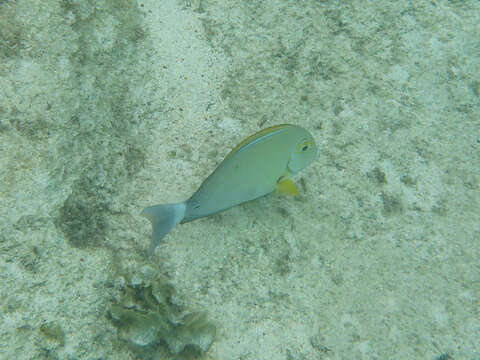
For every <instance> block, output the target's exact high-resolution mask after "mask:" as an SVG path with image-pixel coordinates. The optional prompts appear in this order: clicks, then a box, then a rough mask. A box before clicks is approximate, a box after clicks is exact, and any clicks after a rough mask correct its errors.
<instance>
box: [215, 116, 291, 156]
mask: <svg viewBox="0 0 480 360" xmlns="http://www.w3.org/2000/svg"><path fill="white" fill-rule="evenodd" d="M287 126H291V125H289V124H280V125H275V126H271V127H268V128H265V129H263V130H260V131H259V132H256V133H255V134H253V135H250V136H249V137H247V138H246V139H245V140H243V141H242V142H241V143H240V144H238V145H237V146H235V147H234V148H233V149H232V151H230V152H229V153H228V155H227V156H225V159H224V161H225V160H227V159H228V158H229V157H231V156H232V155H233V154H234V153H236V152H237V151H239V150H240V149H241V148H243V147H245V146H247V145H249V144H251V143H252V142H254V141H257V140H258V139H260V138H262V137H264V136H266V135H270V134H272V133H274V132H275V131H277V130H280V129H283V128H285V127H287Z"/></svg>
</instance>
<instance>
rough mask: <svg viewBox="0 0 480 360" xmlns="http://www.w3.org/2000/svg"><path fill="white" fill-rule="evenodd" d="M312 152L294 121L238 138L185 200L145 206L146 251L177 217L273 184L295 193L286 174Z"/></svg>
mask: <svg viewBox="0 0 480 360" xmlns="http://www.w3.org/2000/svg"><path fill="white" fill-rule="evenodd" d="M316 155H317V147H316V145H315V140H314V139H313V137H312V135H310V133H309V132H308V131H307V130H305V129H303V128H301V127H299V126H295V125H289V124H282V125H276V126H272V127H269V128H266V129H263V130H261V131H259V132H257V133H255V134H253V135H251V136H249V137H248V138H246V139H245V140H243V141H242V142H241V143H240V144H238V145H237V146H236V147H235V148H234V149H233V150H232V151H231V152H230V153H229V154H228V155H227V156H226V157H225V159H224V160H223V161H222V162H221V163H220V164H219V165H218V167H217V168H216V169H215V170H214V171H213V172H212V173H211V174H210V175H209V176H208V177H207V178H206V179H205V181H204V182H203V183H202V184H201V185H200V187H199V188H198V190H197V191H196V192H195V193H194V194H193V195H192V196H191V197H190V198H189V199H188V200H186V201H184V202H180V203H175V204H161V205H155V206H151V207H147V208H145V209H144V210H143V211H142V213H141V214H142V215H143V216H145V217H146V218H148V219H149V220H150V222H151V223H152V226H153V239H152V243H151V245H150V250H149V255H151V254H153V252H154V250H155V248H156V247H157V246H158V244H160V243H161V242H162V240H163V238H164V237H165V235H167V233H168V232H169V231H170V230H171V229H172V228H173V227H174V226H175V225H176V224H178V223H186V222H188V221H192V220H195V219H198V218H202V217H205V216H208V215H212V214H215V213H218V212H221V211H223V210H226V209H228V208H231V207H232V206H235V205H238V204H241V203H243V202H246V201H249V200H253V199H256V198H258V197H261V196H264V195H267V194H269V193H271V192H273V191H274V190H275V189H277V191H278V192H280V193H283V194H290V195H298V189H297V187H296V186H295V184H294V183H293V181H292V180H291V179H290V176H291V175H293V174H296V173H297V172H299V171H300V170H302V169H303V168H305V167H306V166H307V165H308V164H310V163H311V162H312V160H313V159H314V158H315V157H316Z"/></svg>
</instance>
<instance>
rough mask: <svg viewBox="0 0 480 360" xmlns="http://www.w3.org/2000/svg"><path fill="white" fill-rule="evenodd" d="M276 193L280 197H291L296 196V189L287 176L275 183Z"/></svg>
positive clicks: (297, 193)
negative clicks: (280, 195)
mask: <svg viewBox="0 0 480 360" xmlns="http://www.w3.org/2000/svg"><path fill="white" fill-rule="evenodd" d="M277 193H279V194H282V195H293V196H298V195H299V192H298V188H297V186H296V185H295V183H294V182H293V181H292V179H290V178H289V177H287V176H282V177H281V178H280V179H279V180H278V181H277Z"/></svg>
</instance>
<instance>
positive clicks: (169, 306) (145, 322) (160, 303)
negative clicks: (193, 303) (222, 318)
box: [109, 278, 216, 354]
mask: <svg viewBox="0 0 480 360" xmlns="http://www.w3.org/2000/svg"><path fill="white" fill-rule="evenodd" d="M172 295H173V288H172V287H171V286H170V285H169V284H168V283H167V282H166V281H165V280H163V279H158V278H157V279H155V280H154V281H151V283H150V284H148V283H147V284H146V283H144V282H141V283H140V284H138V283H137V284H130V285H127V286H126V287H125V289H124V294H123V295H122V297H121V299H120V300H119V301H118V302H115V303H112V305H111V307H110V310H109V315H110V317H111V319H112V321H113V323H114V324H115V325H116V326H118V327H119V329H120V336H121V337H122V338H123V339H124V340H125V341H127V343H128V344H129V345H130V346H131V348H132V349H133V350H134V351H138V352H141V353H145V352H155V350H156V347H158V346H161V343H162V342H163V343H164V344H166V345H167V347H168V349H169V351H170V352H171V353H172V354H179V353H182V352H183V351H184V350H186V348H190V350H194V352H197V353H203V352H205V351H207V350H208V348H209V347H210V345H211V344H212V342H213V340H214V338H215V333H216V328H215V326H214V325H213V324H212V323H210V322H209V321H208V319H207V316H206V314H205V313H202V312H193V313H185V312H183V311H181V309H180V308H179V307H178V306H177V305H175V304H174V303H173V302H172Z"/></svg>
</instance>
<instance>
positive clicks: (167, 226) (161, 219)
mask: <svg viewBox="0 0 480 360" xmlns="http://www.w3.org/2000/svg"><path fill="white" fill-rule="evenodd" d="M186 207H187V205H186V204H185V203H184V202H183V203H176V204H163V205H155V206H150V207H147V208H145V209H143V211H142V213H141V215H142V216H145V217H146V218H147V219H148V220H150V222H151V223H152V227H153V237H152V243H151V244H150V250H148V255H149V256H150V255H152V254H153V252H154V251H155V248H156V247H157V246H158V244H160V243H161V242H162V240H163V238H164V237H165V235H167V234H168V232H169V231H170V230H172V228H173V227H174V226H175V225H177V224H178V223H179V222H180V221H182V219H183V218H184V216H185V209H186Z"/></svg>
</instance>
